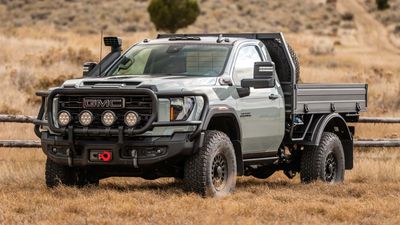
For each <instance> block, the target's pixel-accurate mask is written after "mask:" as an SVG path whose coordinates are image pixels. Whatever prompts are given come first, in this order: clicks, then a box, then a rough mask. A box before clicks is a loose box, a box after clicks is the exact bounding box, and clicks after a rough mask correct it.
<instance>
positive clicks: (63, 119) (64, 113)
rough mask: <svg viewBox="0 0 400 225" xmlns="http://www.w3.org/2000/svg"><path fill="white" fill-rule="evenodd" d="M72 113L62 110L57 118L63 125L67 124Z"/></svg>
mask: <svg viewBox="0 0 400 225" xmlns="http://www.w3.org/2000/svg"><path fill="white" fill-rule="evenodd" d="M71 119H72V117H71V114H70V113H69V112H67V111H65V110H62V111H60V112H59V113H58V116H57V120H58V124H59V125H60V126H62V127H65V126H67V125H68V124H69V123H70V122H71Z"/></svg>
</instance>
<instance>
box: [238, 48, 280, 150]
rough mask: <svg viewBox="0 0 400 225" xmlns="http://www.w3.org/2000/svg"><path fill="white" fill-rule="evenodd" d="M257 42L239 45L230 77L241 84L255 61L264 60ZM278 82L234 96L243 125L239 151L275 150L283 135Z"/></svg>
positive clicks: (251, 73) (248, 74)
mask: <svg viewBox="0 0 400 225" xmlns="http://www.w3.org/2000/svg"><path fill="white" fill-rule="evenodd" d="M265 60H266V57H264V56H263V55H262V54H261V51H260V49H259V47H258V46H257V45H256V44H248V45H243V46H242V47H240V49H239V51H238V53H237V55H236V60H235V62H234V68H233V71H232V79H233V82H234V84H235V85H236V86H240V83H241V80H242V79H244V78H253V69H254V63H255V62H260V61H265ZM278 85H279V82H277V85H275V87H273V88H261V89H254V88H250V95H249V96H247V97H242V98H237V107H238V111H239V116H240V125H241V128H242V151H243V153H244V154H249V153H251V154H252V153H276V151H277V149H278V147H279V145H280V144H281V141H282V138H283V135H284V120H285V119H284V103H283V96H282V93H281V91H279V90H278V88H279V86H278Z"/></svg>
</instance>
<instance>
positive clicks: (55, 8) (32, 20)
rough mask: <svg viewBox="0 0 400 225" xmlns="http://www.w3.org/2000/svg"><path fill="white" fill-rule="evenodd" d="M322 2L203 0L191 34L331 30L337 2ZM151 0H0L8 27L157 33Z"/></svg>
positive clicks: (334, 27)
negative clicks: (150, 9)
mask: <svg viewBox="0 0 400 225" xmlns="http://www.w3.org/2000/svg"><path fill="white" fill-rule="evenodd" d="M321 2H324V1H321V0H306V1H303V0H290V1H261V0H251V1H248V0H240V1H235V0H225V1H222V0H201V1H199V3H200V7H201V15H200V17H199V18H198V20H197V22H196V23H195V24H194V25H192V26H190V28H189V30H190V31H192V32H220V31H221V30H223V31H228V30H229V31H232V32H239V31H243V30H245V31H247V32H255V31H263V32H265V31H273V30H281V31H291V32H300V31H305V30H312V31H315V32H322V33H331V32H334V31H335V30H337V27H338V26H339V24H340V15H339V14H338V13H337V12H336V10H335V4H323V3H321ZM147 5H148V1H146V0H132V1H123V0H110V1H95V0H82V1H78V0H43V1H35V0H1V1H0V19H1V21H3V25H4V26H5V27H8V28H14V27H21V26H53V27H55V28H56V29H57V30H61V31H75V32H78V33H85V34H91V33H99V30H100V29H104V30H105V31H106V32H108V33H117V34H121V33H125V32H144V31H153V30H154V26H153V25H152V23H151V22H150V19H149V16H148V14H147V11H146V10H147Z"/></svg>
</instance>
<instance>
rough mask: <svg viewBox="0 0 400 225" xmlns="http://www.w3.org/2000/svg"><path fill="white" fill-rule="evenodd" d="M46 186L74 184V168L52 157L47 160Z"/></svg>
mask: <svg viewBox="0 0 400 225" xmlns="http://www.w3.org/2000/svg"><path fill="white" fill-rule="evenodd" d="M45 179H46V186H47V187H49V188H53V187H56V186H58V185H60V184H63V185H66V186H72V185H74V184H75V182H74V170H73V168H70V167H68V166H64V165H60V164H57V163H55V162H53V161H52V160H50V159H47V160H46V171H45Z"/></svg>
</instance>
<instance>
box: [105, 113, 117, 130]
mask: <svg viewBox="0 0 400 225" xmlns="http://www.w3.org/2000/svg"><path fill="white" fill-rule="evenodd" d="M116 120H117V116H116V115H115V113H114V112H112V111H110V110H107V111H104V112H103V114H102V115H101V122H102V123H103V125H104V126H107V127H109V126H111V125H113V124H114V122H115V121H116Z"/></svg>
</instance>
